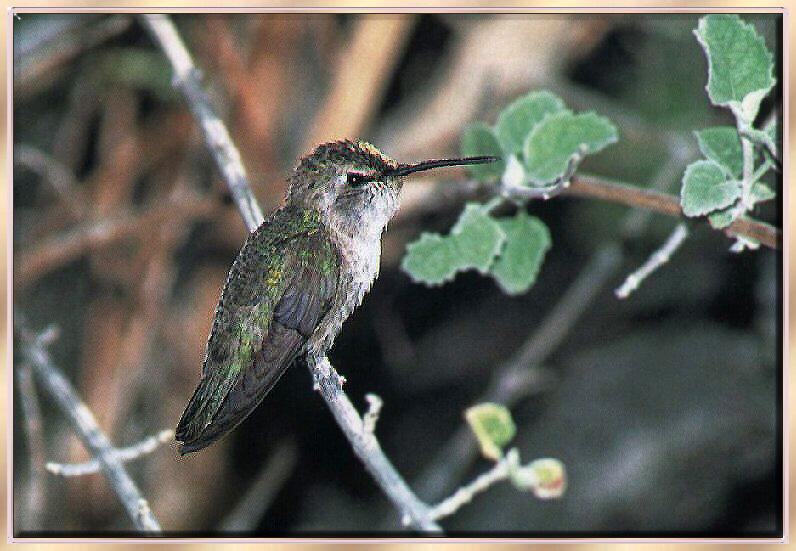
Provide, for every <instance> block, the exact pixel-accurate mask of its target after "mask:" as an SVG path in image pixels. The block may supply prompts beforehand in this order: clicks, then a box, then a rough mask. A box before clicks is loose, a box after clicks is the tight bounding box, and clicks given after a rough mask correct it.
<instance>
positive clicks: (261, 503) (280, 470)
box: [219, 441, 296, 532]
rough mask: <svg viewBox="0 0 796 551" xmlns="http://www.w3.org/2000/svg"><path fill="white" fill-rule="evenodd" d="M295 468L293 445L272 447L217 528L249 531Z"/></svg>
mask: <svg viewBox="0 0 796 551" xmlns="http://www.w3.org/2000/svg"><path fill="white" fill-rule="evenodd" d="M295 466H296V444H295V443H294V442H292V441H288V442H284V443H282V444H279V445H278V446H277V447H276V450H275V451H274V453H273V455H272V456H271V457H269V458H268V461H267V462H266V464H265V466H264V467H263V468H262V469H261V470H260V474H258V475H257V476H256V477H255V478H254V481H253V482H252V483H251V484H250V485H249V490H248V491H247V492H246V495H244V496H243V498H242V499H241V500H240V502H239V503H238V504H237V505H236V506H235V508H234V509H232V511H230V512H229V513H228V514H227V516H226V517H225V518H224V520H223V522H222V523H221V526H220V527H219V529H220V530H221V531H223V532H244V531H246V530H253V529H255V528H256V527H257V523H258V522H259V521H260V519H261V518H262V517H263V515H264V514H265V512H266V511H267V510H268V507H269V506H270V505H271V502H272V501H273V499H274V497H276V494H277V493H278V492H279V490H280V489H281V488H282V486H283V484H284V483H285V482H286V481H287V479H288V477H289V476H290V473H291V472H292V471H293V469H294V467H295Z"/></svg>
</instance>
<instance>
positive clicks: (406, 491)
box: [309, 357, 442, 532]
mask: <svg viewBox="0 0 796 551" xmlns="http://www.w3.org/2000/svg"><path fill="white" fill-rule="evenodd" d="M309 363H310V369H311V370H312V373H313V376H314V378H315V380H316V381H317V386H318V388H319V390H320V393H321V396H323V398H324V400H326V405H328V406H329V409H330V410H331V411H332V415H333V416H334V418H335V420H336V421H337V424H338V425H340V428H341V429H343V433H345V435H346V438H348V441H349V442H350V443H351V447H352V448H353V449H354V453H356V454H357V456H359V458H360V459H361V460H362V462H363V463H364V464H365V468H366V469H367V470H368V471H369V472H370V474H371V476H373V478H374V479H375V480H376V483H377V484H378V485H379V487H381V489H382V491H383V492H384V493H385V494H386V495H387V497H388V498H389V499H390V501H392V502H393V505H395V507H396V508H398V510H399V511H401V512H402V513H403V518H402V522H403V524H404V525H410V524H411V525H412V526H414V527H415V528H418V529H421V530H423V531H426V532H441V531H442V530H441V528H440V527H439V526H438V525H437V523H436V522H434V521H433V520H432V519H431V517H430V516H429V507H428V505H426V504H425V503H423V502H422V501H420V500H419V499H418V498H417V496H416V495H415V494H414V493H413V492H412V490H411V489H410V488H409V486H407V484H406V482H405V481H404V479H403V478H401V475H399V474H398V472H397V471H396V470H395V467H393V465H392V463H391V462H390V460H389V459H387V456H386V455H384V451H382V449H381V444H379V441H378V439H377V438H376V437H375V436H374V435H373V434H372V433H369V432H367V431H366V430H365V424H364V422H363V420H362V418H361V417H360V416H359V413H357V410H356V408H354V406H353V404H351V400H349V399H348V396H346V394H345V392H343V389H342V385H341V383H340V376H339V375H338V374H337V371H335V369H334V367H332V364H330V363H329V359H328V358H326V357H323V358H320V359H310V362H309Z"/></svg>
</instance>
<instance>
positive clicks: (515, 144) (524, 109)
mask: <svg viewBox="0 0 796 551" xmlns="http://www.w3.org/2000/svg"><path fill="white" fill-rule="evenodd" d="M564 108H565V105H564V102H563V101H562V100H561V98H559V97H558V96H556V95H554V94H552V93H550V92H548V91H546V90H542V91H537V92H531V93H530V94H527V95H525V96H522V97H521V98H519V99H517V100H515V101H514V102H512V103H511V104H509V105H508V106H507V107H506V108H505V109H503V111H501V112H500V115H498V119H497V124H496V125H495V133H496V134H497V139H498V142H499V143H500V146H501V147H502V148H503V151H505V152H506V153H514V154H519V153H521V152H522V146H523V144H524V143H525V138H526V137H527V136H528V134H530V133H531V130H533V128H534V127H535V126H536V125H537V124H539V123H540V122H541V121H542V119H544V118H545V117H546V116H547V115H550V114H552V113H557V112H559V111H562V110H563V109H564Z"/></svg>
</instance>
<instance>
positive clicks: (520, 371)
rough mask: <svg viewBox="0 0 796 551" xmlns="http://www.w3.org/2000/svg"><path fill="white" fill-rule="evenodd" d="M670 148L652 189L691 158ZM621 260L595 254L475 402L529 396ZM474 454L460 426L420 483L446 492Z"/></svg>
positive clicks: (627, 234)
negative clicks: (531, 381)
mask: <svg viewBox="0 0 796 551" xmlns="http://www.w3.org/2000/svg"><path fill="white" fill-rule="evenodd" d="M670 149H671V156H670V158H669V159H668V161H667V162H666V163H665V164H664V166H662V167H661V168H660V170H658V173H657V176H656V177H655V179H654V180H653V181H652V184H651V185H652V188H653V189H667V187H668V186H669V185H670V184H671V182H672V181H673V180H674V179H675V176H674V175H676V174H680V170H681V167H680V164H682V163H684V162H685V160H686V158H687V155H686V150H685V148H684V147H683V146H682V142H680V141H679V140H678V141H676V142H673V143H672V145H671V147H670ZM677 177H679V176H677ZM568 189H571V188H568ZM649 220H650V216H649V212H648V211H643V210H631V211H630V212H628V213H627V214H626V215H625V217H624V219H623V220H622V221H621V222H620V226H621V228H622V233H623V237H624V238H625V239H628V238H632V237H634V236H636V235H639V234H641V233H642V231H643V230H644V229H645V228H646V226H647V224H648V223H649ZM621 262H622V251H621V248H620V245H619V243H607V244H605V245H603V246H602V247H600V249H598V250H597V251H596V252H595V253H594V254H592V256H591V257H590V258H589V261H588V262H587V263H586V266H585V267H584V268H583V269H582V270H581V272H580V274H579V275H578V277H577V278H576V279H575V281H574V282H573V283H572V284H571V285H570V286H569V287H568V288H567V290H566V292H565V293H564V295H563V296H562V297H561V299H560V300H559V301H558V302H557V303H556V305H555V306H554V307H553V309H552V310H551V311H550V312H549V313H548V314H547V316H546V317H545V318H544V319H543V320H542V321H541V323H540V324H539V326H537V328H536V330H535V331H533V332H532V333H531V334H530V335H529V336H528V338H527V340H526V341H525V343H524V344H523V345H522V346H521V347H520V349H519V350H518V351H517V352H516V353H515V354H514V355H513V356H512V357H511V358H509V359H508V360H507V361H506V362H505V363H503V364H502V365H500V366H499V367H498V368H497V369H495V370H494V371H493V375H492V378H491V379H490V381H489V384H488V385H487V389H486V391H485V392H484V394H483V395H482V396H481V397H479V398H478V399H477V400H476V402H498V403H501V404H503V405H505V406H506V407H509V408H510V407H511V406H512V405H513V404H514V403H515V402H516V401H518V400H519V399H520V398H521V397H522V396H524V395H525V393H526V389H527V382H526V383H525V384H523V382H524V381H527V380H528V379H529V378H531V379H532V378H534V376H535V378H536V379H537V380H538V378H539V377H540V373H539V371H540V370H539V367H538V366H539V365H541V364H543V363H544V362H545V361H546V360H547V358H548V356H549V355H550V354H552V353H553V352H554V351H555V350H556V348H558V346H559V345H560V344H561V343H562V342H564V340H565V339H566V337H567V336H568V334H569V333H570V331H572V329H573V328H574V326H575V324H576V323H577V321H578V320H579V319H580V317H581V315H582V314H583V313H584V312H585V311H586V309H587V308H588V307H589V305H590V304H591V303H592V301H593V300H594V299H595V297H596V296H597V293H598V292H599V291H600V289H601V288H602V286H603V285H604V284H605V283H606V282H607V281H608V279H609V278H610V277H611V276H612V275H613V274H614V273H615V272H616V271H617V270H618V269H619V267H620V266H621ZM475 456H476V449H475V446H474V441H473V438H472V436H471V434H470V431H469V430H468V429H467V427H460V428H459V429H458V430H457V431H456V433H454V435H453V436H452V437H451V438H450V439H449V440H448V442H447V443H446V444H445V446H444V447H443V448H442V449H441V450H440V452H439V453H438V454H437V456H436V457H435V459H434V461H433V462H432V463H431V464H430V465H429V466H428V467H426V469H425V470H424V471H423V473H422V474H421V476H420V477H419V479H418V483H417V487H418V488H419V490H420V492H421V493H422V494H423V495H424V496H426V497H428V498H438V497H440V496H442V495H443V494H444V492H445V490H446V489H447V488H448V487H450V486H451V485H452V484H451V482H452V481H453V480H457V479H460V478H461V476H462V475H463V474H464V472H465V471H466V469H467V467H468V466H469V465H470V463H471V462H472V460H473V459H474V458H475Z"/></svg>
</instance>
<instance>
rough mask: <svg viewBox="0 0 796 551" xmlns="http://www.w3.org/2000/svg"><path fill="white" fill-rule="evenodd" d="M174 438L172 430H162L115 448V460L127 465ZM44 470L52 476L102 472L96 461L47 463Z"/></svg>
mask: <svg viewBox="0 0 796 551" xmlns="http://www.w3.org/2000/svg"><path fill="white" fill-rule="evenodd" d="M172 438H174V431H173V430H162V431H160V432H159V433H157V434H156V435H154V436H150V437H148V438H145V439H143V440H141V441H140V442H139V443H137V444H133V445H132V446H128V447H126V448H116V449H114V450H113V453H114V455H115V456H116V458H117V459H118V460H119V461H121V462H123V463H127V462H128V461H132V460H134V459H138V458H139V457H142V456H144V455H146V454H148V453H152V452H153V451H155V450H156V449H157V448H158V446H159V445H161V444H166V443H167V442H170V441H171V440H172ZM45 468H46V469H47V470H48V471H49V472H51V473H52V474H54V475H59V476H83V475H87V474H93V473H98V472H99V471H101V470H102V465H100V462H99V461H98V460H97V459H92V460H91V461H86V462H85V463H53V462H49V463H47V465H45Z"/></svg>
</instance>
